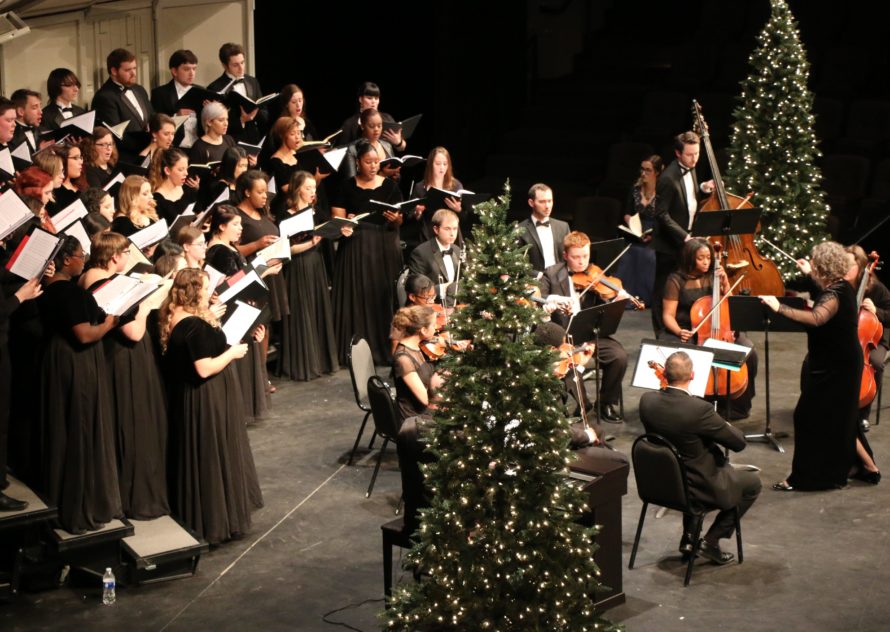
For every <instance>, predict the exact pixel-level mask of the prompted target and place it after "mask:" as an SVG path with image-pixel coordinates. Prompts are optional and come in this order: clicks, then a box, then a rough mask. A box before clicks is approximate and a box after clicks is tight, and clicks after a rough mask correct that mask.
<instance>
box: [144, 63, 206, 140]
mask: <svg viewBox="0 0 890 632" xmlns="http://www.w3.org/2000/svg"><path fill="white" fill-rule="evenodd" d="M169 66H170V74H171V75H173V78H172V79H170V81H168V82H167V83H165V84H163V85H160V86H158V87H157V88H155V89H154V90H152V91H151V106H152V107H153V108H154V110H155V112H161V113H163V114H166V115H167V116H174V115H180V116H188V117H189V118H188V120H187V121H185V122H184V123H183V124H182V125H180V126H179V129H177V130H176V135H175V136H174V137H173V144H174V145H176V146H177V147H185V148H190V147H191V146H192V145H193V144H194V143H195V141H196V140H198V136H199V134H198V113H197V112H196V111H195V110H193V109H191V108H178V107H176V106H177V105H178V104H179V100H180V99H181V98H182V97H184V96H185V95H186V93H187V92H188V91H189V90H191V89H192V88H193V87H195V88H200V86H196V85H195V74H196V73H197V71H198V57H197V55H195V54H194V53H193V52H192V51H190V50H187V49H182V50H178V51H175V52H174V53H173V54H172V55H170V63H169Z"/></svg>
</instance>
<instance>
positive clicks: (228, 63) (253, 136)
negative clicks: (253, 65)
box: [207, 42, 274, 145]
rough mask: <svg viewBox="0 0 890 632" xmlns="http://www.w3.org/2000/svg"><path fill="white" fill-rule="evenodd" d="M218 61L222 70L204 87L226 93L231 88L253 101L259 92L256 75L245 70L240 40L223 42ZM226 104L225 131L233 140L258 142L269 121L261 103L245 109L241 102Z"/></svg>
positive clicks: (259, 95) (259, 94)
mask: <svg viewBox="0 0 890 632" xmlns="http://www.w3.org/2000/svg"><path fill="white" fill-rule="evenodd" d="M219 62H220V63H221V64H222V66H223V74H221V75H220V76H219V77H217V78H216V79H214V80H213V81H211V82H210V84H209V85H208V86H207V89H208V90H210V91H211V92H219V93H220V94H226V95H227V94H229V92H232V91H234V92H238V93H239V94H241V95H242V96H245V97H247V98H248V99H253V100H254V101H256V100H257V99H259V98H260V97H262V96H263V91H262V89H261V88H260V82H259V81H258V80H257V78H256V77H252V76H250V75H248V74H246V73H247V64H246V62H245V59H244V47H243V46H241V44H234V43H232V42H227V43H225V44H223V45H222V46H220V47H219ZM226 105H227V106H228V107H229V129H228V132H226V133H227V134H228V135H229V136H231V137H232V138H234V139H235V140H236V141H242V142H245V143H250V144H251V145H256V144H259V142H260V141H261V140H262V139H263V136H264V135H265V133H266V132H267V131H268V128H269V125H270V121H269V114H268V112H267V111H266V108H265V106H260V107H258V108H256V109H255V110H251V111H250V112H247V111H246V110H245V109H244V107H243V106H240V105H239V106H237V107H233V105H232V103H231V102H227V103H226ZM272 122H274V121H272Z"/></svg>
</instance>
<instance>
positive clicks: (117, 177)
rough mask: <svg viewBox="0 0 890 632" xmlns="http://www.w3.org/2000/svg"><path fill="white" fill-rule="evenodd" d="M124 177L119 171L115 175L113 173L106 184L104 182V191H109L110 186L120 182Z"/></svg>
mask: <svg viewBox="0 0 890 632" xmlns="http://www.w3.org/2000/svg"><path fill="white" fill-rule="evenodd" d="M125 179H126V176H125V175H124V174H123V173H121V172H120V171H118V172H117V175H115V176H114V177H113V178H112V179H111V180H109V181H108V184H106V185H105V186H104V187H102V189H103V190H104V191H110V190H111V189H112V187H114V185H115V184H122V183H123V181H124V180H125Z"/></svg>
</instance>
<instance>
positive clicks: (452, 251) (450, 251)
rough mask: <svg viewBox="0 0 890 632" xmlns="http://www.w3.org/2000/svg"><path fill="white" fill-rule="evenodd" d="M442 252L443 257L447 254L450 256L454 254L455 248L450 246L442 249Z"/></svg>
mask: <svg viewBox="0 0 890 632" xmlns="http://www.w3.org/2000/svg"><path fill="white" fill-rule="evenodd" d="M441 253H442V256H443V257H444V256H445V255H448V256H449V257H450V256H451V255H453V254H454V249H453V248H449V249H448V250H442V251H441Z"/></svg>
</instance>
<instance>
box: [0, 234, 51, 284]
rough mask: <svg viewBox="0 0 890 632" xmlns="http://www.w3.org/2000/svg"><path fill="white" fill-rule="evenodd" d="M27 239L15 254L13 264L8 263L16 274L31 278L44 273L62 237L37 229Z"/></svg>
mask: <svg viewBox="0 0 890 632" xmlns="http://www.w3.org/2000/svg"><path fill="white" fill-rule="evenodd" d="M25 239H26V241H23V244H22V246H20V250H18V251H16V254H15V255H13V256H14V257H15V260H14V261H12V262H11V265H9V264H8V269H9V271H10V272H12V273H13V274H15V275H16V276H20V277H22V278H23V279H27V280H30V279H34V278H36V277H39V276H41V275H42V274H43V271H44V270H45V269H46V264H47V263H48V262H49V260H50V258H51V257H52V256H53V255H54V254H55V252H56V247H57V245H58V244H59V242H60V241H61V239H59V238H58V237H56V236H55V235H50V234H49V233H48V232H46V231H44V230H40V229H36V230H35V231H34V232H32V233H31V234H30V235H28V236H27V237H26V238H25Z"/></svg>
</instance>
